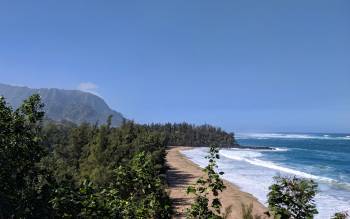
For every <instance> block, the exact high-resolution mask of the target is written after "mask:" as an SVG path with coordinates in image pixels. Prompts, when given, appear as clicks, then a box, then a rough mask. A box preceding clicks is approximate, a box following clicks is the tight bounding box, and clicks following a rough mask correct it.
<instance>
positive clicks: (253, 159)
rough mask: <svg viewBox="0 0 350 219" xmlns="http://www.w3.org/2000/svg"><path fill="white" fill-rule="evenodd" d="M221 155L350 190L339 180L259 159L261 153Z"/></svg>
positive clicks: (222, 153) (249, 152)
mask: <svg viewBox="0 0 350 219" xmlns="http://www.w3.org/2000/svg"><path fill="white" fill-rule="evenodd" d="M220 155H222V156H224V157H226V158H229V159H234V160H239V161H245V162H247V163H250V164H252V165H256V166H260V167H265V168H269V169H273V170H277V171H280V172H284V173H287V174H290V175H295V176H299V177H303V178H309V179H313V180H317V181H322V182H326V183H331V184H339V186H343V187H348V188H350V184H348V183H339V182H338V181H337V180H334V179H331V178H328V177H322V176H315V175H312V174H309V173H305V172H303V171H299V170H294V169H292V168H288V167H284V166H281V165H278V164H276V163H274V162H271V161H266V160H261V159H257V158H258V157H261V156H262V154H261V153H259V152H256V151H246V150H239V149H234V150H232V149H228V150H227V149H223V150H220Z"/></svg>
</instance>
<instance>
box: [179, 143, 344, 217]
mask: <svg viewBox="0 0 350 219" xmlns="http://www.w3.org/2000/svg"><path fill="white" fill-rule="evenodd" d="M207 151H208V149H207V148H196V149H193V150H186V151H183V152H182V153H183V154H184V155H185V156H187V157H188V158H189V159H191V160H192V161H193V162H195V163H197V164H198V165H200V166H201V167H204V166H206V164H207V160H206V159H205V158H204V157H205V155H206V154H207ZM263 153H265V152H259V151H256V150H246V149H245V150H240V149H223V150H220V154H221V155H222V159H220V160H219V161H218V165H219V168H220V171H224V172H225V174H224V175H223V178H224V179H226V180H228V181H230V182H232V183H234V184H236V185H237V186H239V187H240V189H241V190H242V191H245V192H248V193H251V194H253V195H254V196H255V197H256V198H258V200H259V201H260V202H261V203H263V204H265V205H266V201H267V198H266V196H267V193H268V191H269V186H270V185H271V184H272V183H273V176H275V175H276V174H278V173H285V174H287V175H298V176H300V177H306V178H311V179H315V180H318V181H321V182H323V183H325V184H322V183H321V182H320V186H322V187H323V186H326V185H330V186H331V185H333V182H334V180H333V179H330V178H326V177H320V176H315V175H312V174H308V173H304V172H302V171H299V170H295V169H291V168H287V167H284V166H281V165H279V164H276V163H273V162H271V161H266V160H263V159H264V155H263ZM271 153H278V152H276V151H271ZM326 187H327V188H328V186H326ZM337 192H338V193H337ZM343 192H344V190H328V189H325V190H323V191H320V192H319V193H318V194H317V195H316V197H315V201H316V205H317V208H318V210H319V214H318V215H316V216H315V219H324V218H330V217H331V215H333V214H334V213H335V212H338V211H344V210H349V209H350V200H347V199H346V198H345V199H344V198H342V197H343V195H344V194H343ZM344 197H348V196H344Z"/></svg>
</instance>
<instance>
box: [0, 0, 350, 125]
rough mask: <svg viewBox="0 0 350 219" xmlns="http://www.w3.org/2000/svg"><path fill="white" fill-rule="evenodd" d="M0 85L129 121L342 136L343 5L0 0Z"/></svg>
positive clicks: (349, 101) (347, 56)
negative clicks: (98, 101) (79, 95)
mask: <svg viewBox="0 0 350 219" xmlns="http://www.w3.org/2000/svg"><path fill="white" fill-rule="evenodd" d="M0 82H2V83H8V84H16V85H26V86H29V87H57V88H64V89H78V88H80V89H85V90H90V91H92V92H95V93H98V94H99V95H100V96H102V97H103V98H104V99H105V100H106V102H107V103H108V104H109V105H110V106H111V107H112V108H114V109H116V110H118V111H120V112H122V113H123V114H124V115H125V116H127V117H128V118H132V119H134V120H136V121H138V122H165V121H172V122H181V121H188V122H192V123H196V124H200V123H211V124H214V125H218V126H222V127H223V128H225V129H227V130H230V131H245V132H246V131H265V132H269V131H308V132H350V1H347V0H343V1H342V0H336V1H330V0H329V1H322V0H309V1H305V0H286V1H280V0H274V1H272V0H266V1H261V0H256V1H252V0H248V1H247V0H244V1H231V0H228V1H225V0H222V1H213V0H211V1H208V0H196V1H191V0H176V1H167V0H166V1H164V0H159V1H153V0H150V1H114V0H113V1H88V0H84V1H83V0H81V1H78V0H77V1H63V0H61V1H53V0H52V1H50V0H49V1H48V0H45V1H12V0H8V1H0Z"/></svg>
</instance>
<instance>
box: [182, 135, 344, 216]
mask: <svg viewBox="0 0 350 219" xmlns="http://www.w3.org/2000/svg"><path fill="white" fill-rule="evenodd" d="M236 138H237V141H238V143H240V144H241V145H249V146H269V147H274V148H276V150H273V151H271V150H251V149H222V150H220V155H221V159H220V160H219V163H218V164H219V167H220V169H221V170H222V171H224V172H225V175H224V178H225V179H227V180H229V181H231V182H233V183H235V184H236V185H238V186H239V187H240V188H241V189H242V190H243V191H246V192H249V193H251V194H253V195H254V196H255V197H257V198H258V199H259V200H260V202H262V203H264V204H265V205H266V200H267V198H266V194H267V193H268V187H269V185H271V184H272V183H273V176H276V175H288V176H291V175H296V176H298V177H304V178H309V179H313V180H315V181H316V182H317V183H318V185H319V189H318V190H319V191H318V193H317V196H316V198H315V200H316V204H317V207H318V210H319V214H318V215H317V216H316V218H322V219H323V218H330V216H331V215H332V214H333V213H334V212H337V211H342V210H350V134H324V133H318V134H308V133H245V134H237V136H236ZM206 152H207V148H196V149H193V150H189V151H184V152H183V153H184V154H185V155H186V156H187V157H188V158H189V159H191V160H192V161H194V162H195V163H197V164H199V165H200V166H205V165H206V163H207V161H206V160H205V159H204V156H205V154H206Z"/></svg>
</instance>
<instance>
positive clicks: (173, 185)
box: [166, 146, 267, 219]
mask: <svg viewBox="0 0 350 219" xmlns="http://www.w3.org/2000/svg"><path fill="white" fill-rule="evenodd" d="M192 148H193V147H185V146H169V147H167V156H166V162H167V165H168V167H169V170H168V172H167V180H168V183H169V188H168V192H169V196H170V199H171V200H172V201H173V206H174V218H185V211H186V208H188V207H190V204H191V202H192V200H193V196H192V197H191V196H189V195H187V194H186V189H187V186H189V185H192V184H194V183H195V181H196V180H197V179H198V178H199V177H201V176H202V175H203V172H202V168H200V167H199V166H198V165H197V164H195V163H193V162H192V161H191V160H189V159H188V158H186V157H185V155H183V154H182V153H181V151H182V150H190V149H192ZM223 181H224V184H225V186H226V189H225V190H224V191H223V192H222V193H221V194H220V195H219V198H220V200H221V203H222V206H223V207H222V212H225V209H226V208H227V207H229V206H232V207H231V211H232V212H231V214H230V215H229V217H228V218H230V219H241V218H242V204H244V205H246V206H249V205H250V204H252V205H253V215H256V214H257V215H264V212H266V211H267V208H266V207H265V206H264V205H263V204H261V203H260V202H259V201H258V200H257V198H255V197H254V196H253V195H251V194H249V193H246V192H243V191H241V190H240V189H239V187H238V186H236V185H235V184H233V183H231V182H229V181H227V180H223Z"/></svg>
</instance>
